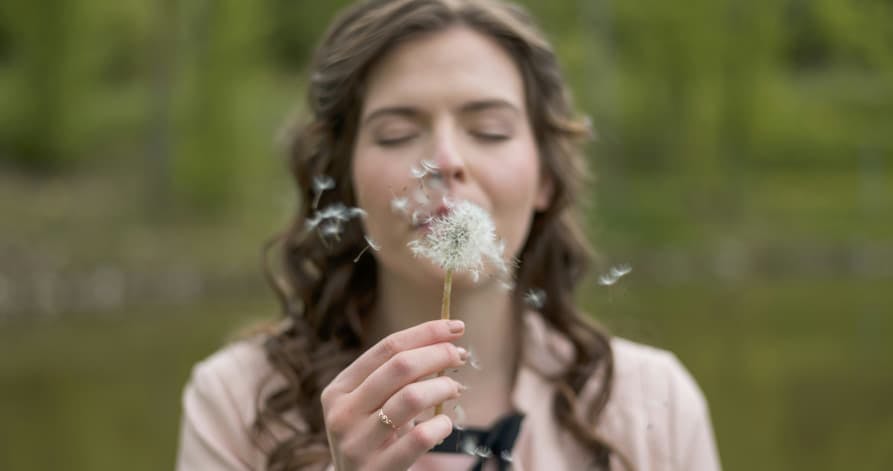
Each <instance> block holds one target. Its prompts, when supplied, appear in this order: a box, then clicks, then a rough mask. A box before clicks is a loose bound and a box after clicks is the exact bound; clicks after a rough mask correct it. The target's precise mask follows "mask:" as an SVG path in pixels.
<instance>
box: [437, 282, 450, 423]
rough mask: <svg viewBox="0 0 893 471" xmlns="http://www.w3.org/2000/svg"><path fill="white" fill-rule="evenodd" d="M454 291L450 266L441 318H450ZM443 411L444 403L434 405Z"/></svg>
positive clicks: (438, 410)
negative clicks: (451, 296)
mask: <svg viewBox="0 0 893 471" xmlns="http://www.w3.org/2000/svg"><path fill="white" fill-rule="evenodd" d="M452 291H453V270H452V269H450V268H448V269H447V271H446V276H445V277H444V279H443V301H441V303H440V318H441V319H443V320H449V319H450V294H451V293H452ZM445 373H446V371H445V370H444V371H441V372H440V373H437V376H438V377H441V376H443V375H444V374H445ZM441 412H443V403H440V404H437V406H435V407H434V415H440V413H441Z"/></svg>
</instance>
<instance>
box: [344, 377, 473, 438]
mask: <svg viewBox="0 0 893 471" xmlns="http://www.w3.org/2000/svg"><path fill="white" fill-rule="evenodd" d="M464 390H465V386H463V385H462V384H460V383H459V382H458V381H456V380H454V379H452V378H450V377H448V376H441V377H437V378H432V379H426V380H423V381H419V382H416V383H410V384H407V385H406V386H404V387H403V388H402V389H401V390H399V391H397V393H396V394H394V395H393V396H391V398H390V399H388V401H387V402H386V403H385V404H384V405H383V406H382V407H381V409H380V410H381V411H382V412H384V413H385V415H386V416H387V417H388V418H389V419H390V420H391V422H392V423H393V426H391V425H388V424H387V423H385V422H384V421H383V420H382V419H381V417H380V416H379V415H378V411H376V412H373V413H372V414H370V415H369V417H368V418H367V419H366V420H365V421H363V423H361V424H359V426H358V427H357V429H356V430H355V433H354V434H352V436H351V437H350V438H347V439H346V440H345V446H349V447H350V448H351V449H355V450H360V451H359V454H360V455H365V454H366V453H369V452H371V451H373V450H375V449H378V448H379V447H381V446H382V445H383V444H385V443H387V442H388V441H389V440H393V439H394V438H396V437H395V433H394V432H395V431H396V432H397V434H396V435H403V434H405V433H406V432H407V431H408V430H412V428H413V423H412V420H413V418H415V417H417V416H419V414H421V413H422V412H424V411H425V410H427V409H431V408H432V407H434V406H435V405H437V404H440V403H443V402H446V401H449V400H453V399H458V398H459V396H461V395H462V392H463V391H464Z"/></svg>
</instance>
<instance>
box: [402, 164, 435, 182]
mask: <svg viewBox="0 0 893 471" xmlns="http://www.w3.org/2000/svg"><path fill="white" fill-rule="evenodd" d="M438 173H440V167H438V166H437V164H436V163H434V162H433V161H431V160H423V161H421V162H419V165H418V166H415V165H413V166H412V167H411V168H410V169H409V174H410V175H412V178H417V179H419V180H421V179H423V178H425V177H427V176H428V175H436V174H438Z"/></svg>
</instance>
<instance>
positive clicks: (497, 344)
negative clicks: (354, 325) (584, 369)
mask: <svg viewBox="0 0 893 471" xmlns="http://www.w3.org/2000/svg"><path fill="white" fill-rule="evenodd" d="M442 293H443V286H442V284H440V285H437V284H428V285H421V284H420V283H418V282H417V281H414V280H407V279H401V278H396V277H392V276H388V275H386V274H384V273H381V272H379V286H378V302H377V305H376V309H375V312H374V313H373V315H372V316H371V317H370V322H369V324H368V325H367V328H368V330H367V331H368V332H369V333H370V334H371V335H372V337H371V339H370V340H371V341H372V342H377V341H379V340H380V339H382V338H384V337H385V336H387V335H388V334H390V333H392V332H396V331H398V330H402V329H406V328H408V327H411V326H413V325H416V324H420V323H422V322H426V321H429V320H433V319H439V318H440V312H441V301H442V296H443V294H442ZM450 304H451V306H450V314H451V315H450V318H452V319H460V320H462V321H464V322H465V335H464V336H463V337H462V339H461V340H459V341H458V342H456V344H457V345H459V346H462V347H465V348H467V349H469V350H470V351H471V352H472V353H473V357H474V358H475V360H476V362H477V363H478V364H479V365H480V369H475V368H472V367H471V366H466V367H464V368H460V369H459V371H458V372H456V373H450V376H451V377H453V378H454V379H456V380H457V381H459V382H461V383H463V384H465V385H466V386H468V387H469V391H468V392H467V393H466V394H465V396H466V397H473V398H474V399H473V400H464V401H461V403H462V407H463V409H464V411H465V415H466V421H465V423H466V424H467V425H469V426H486V425H489V424H490V423H491V422H493V421H494V420H496V419H498V418H499V417H500V416H501V415H503V414H505V413H507V412H509V410H510V409H511V392H512V381H513V380H514V373H515V372H514V370H515V368H516V367H517V358H516V356H517V355H516V351H517V350H516V347H517V339H518V333H519V332H520V326H518V325H515V324H516V320H515V315H514V313H513V308H512V294H511V291H508V290H505V289H504V288H502V287H501V286H499V283H497V282H495V281H494V282H490V283H487V282H481V283H480V284H470V283H456V280H455V277H454V283H453V287H452V295H451V303H450Z"/></svg>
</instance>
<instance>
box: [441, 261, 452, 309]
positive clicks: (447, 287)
mask: <svg viewBox="0 0 893 471" xmlns="http://www.w3.org/2000/svg"><path fill="white" fill-rule="evenodd" d="M452 291H453V270H452V269H448V270H447V271H446V276H445V277H444V279H443V302H441V303H440V318H441V319H443V320H449V319H450V293H451V292H452Z"/></svg>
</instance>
